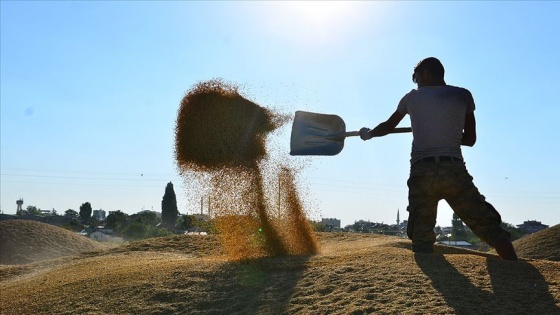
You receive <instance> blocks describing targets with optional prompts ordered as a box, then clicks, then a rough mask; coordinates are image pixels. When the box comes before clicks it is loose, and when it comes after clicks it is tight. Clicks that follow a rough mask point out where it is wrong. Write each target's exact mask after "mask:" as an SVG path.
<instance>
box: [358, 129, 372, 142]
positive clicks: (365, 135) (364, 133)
mask: <svg viewBox="0 0 560 315" xmlns="http://www.w3.org/2000/svg"><path fill="white" fill-rule="evenodd" d="M370 131H371V129H369V128H366V127H364V128H362V129H360V131H358V133H359V135H360V138H362V140H364V141H366V140H369V139H371V138H373V136H372V134H371V132H370Z"/></svg>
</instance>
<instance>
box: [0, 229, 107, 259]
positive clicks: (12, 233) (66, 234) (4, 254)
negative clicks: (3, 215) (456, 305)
mask: <svg viewBox="0 0 560 315" xmlns="http://www.w3.org/2000/svg"><path fill="white" fill-rule="evenodd" d="M102 248H104V246H103V245H102V244H100V243H98V242H95V241H92V240H90V239H89V238H86V237H84V236H80V235H77V234H76V233H73V232H70V231H68V230H65V229H63V228H59V227H57V226H54V225H50V224H46V223H42V222H37V221H30V220H10V221H1V222H0V264H8V265H13V264H27V263H32V262H36V261H40V260H46V259H52V258H58V257H62V256H68V255H75V254H78V253H81V252H86V251H92V250H97V249H102Z"/></svg>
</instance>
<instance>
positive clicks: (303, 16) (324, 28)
mask: <svg viewBox="0 0 560 315" xmlns="http://www.w3.org/2000/svg"><path fill="white" fill-rule="evenodd" d="M365 6H367V4H364V3H363V2H359V1H273V2H263V4H262V5H261V6H260V8H261V10H260V12H259V22H260V23H261V24H262V25H264V26H265V27H266V29H267V30H268V31H269V32H271V33H272V34H275V35H277V36H280V37H286V38H290V39H292V40H296V41H298V42H306V43H307V44H311V43H313V42H320V43H325V42H332V41H336V39H337V38H342V37H344V36H346V35H348V32H352V30H356V28H357V27H359V26H358V25H359V24H360V21H362V22H363V21H364V19H363V17H364V14H363V11H364V10H363V8H364V7H365Z"/></svg>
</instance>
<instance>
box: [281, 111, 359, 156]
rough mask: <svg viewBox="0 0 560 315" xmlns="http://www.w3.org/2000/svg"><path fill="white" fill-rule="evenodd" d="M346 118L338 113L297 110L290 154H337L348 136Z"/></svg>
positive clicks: (349, 134) (352, 134)
mask: <svg viewBox="0 0 560 315" xmlns="http://www.w3.org/2000/svg"><path fill="white" fill-rule="evenodd" d="M356 135H358V133H357V132H350V133H347V132H346V124H345V123H344V120H342V118H340V117H339V116H337V115H328V114H317V113H311V112H304V111H296V114H295V117H294V122H293V124H292V135H291V138H290V155H337V154H338V153H340V151H342V149H343V148H344V139H345V138H346V137H347V136H356Z"/></svg>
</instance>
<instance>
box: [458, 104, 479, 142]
mask: <svg viewBox="0 0 560 315" xmlns="http://www.w3.org/2000/svg"><path fill="white" fill-rule="evenodd" d="M475 143H476V120H475V118H474V112H470V113H468V114H467V115H466V116H465V127H464V128H463V139H461V144H462V145H466V146H469V147H472V146H473V145H474V144H475Z"/></svg>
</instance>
